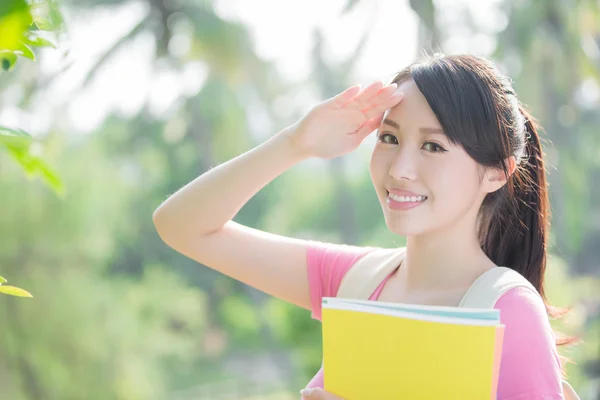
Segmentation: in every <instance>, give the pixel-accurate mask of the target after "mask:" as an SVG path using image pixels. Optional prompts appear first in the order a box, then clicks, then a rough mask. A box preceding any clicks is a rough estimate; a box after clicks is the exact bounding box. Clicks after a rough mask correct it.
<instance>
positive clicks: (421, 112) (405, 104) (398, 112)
mask: <svg viewBox="0 0 600 400" xmlns="http://www.w3.org/2000/svg"><path fill="white" fill-rule="evenodd" d="M398 91H400V92H403V93H404V98H403V99H402V101H401V102H400V103H399V104H398V105H396V106H394V107H392V108H391V109H389V110H387V111H386V112H385V114H384V117H385V118H388V119H391V120H393V121H395V122H396V123H398V125H400V126H401V127H408V126H409V125H414V124H415V123H419V124H420V125H428V126H434V127H441V125H440V123H439V122H438V120H437V118H436V116H435V114H434V113H433V110H431V107H430V106H429V103H427V99H425V96H423V93H421V91H420V90H419V88H418V86H417V84H416V83H415V82H414V81H413V80H412V79H410V80H408V81H406V82H403V83H402V84H400V86H398Z"/></svg>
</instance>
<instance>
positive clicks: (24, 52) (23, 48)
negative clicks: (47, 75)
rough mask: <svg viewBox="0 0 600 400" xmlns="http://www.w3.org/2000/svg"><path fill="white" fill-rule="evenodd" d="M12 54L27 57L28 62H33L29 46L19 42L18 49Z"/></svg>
mask: <svg viewBox="0 0 600 400" xmlns="http://www.w3.org/2000/svg"><path fill="white" fill-rule="evenodd" d="M13 53H14V54H16V55H18V56H22V57H27V58H29V59H30V60H33V61H35V54H34V53H33V51H32V50H31V48H30V47H29V46H27V45H26V44H25V43H23V42H22V41H21V43H20V45H19V48H18V49H17V50H15V51H14V52H13Z"/></svg>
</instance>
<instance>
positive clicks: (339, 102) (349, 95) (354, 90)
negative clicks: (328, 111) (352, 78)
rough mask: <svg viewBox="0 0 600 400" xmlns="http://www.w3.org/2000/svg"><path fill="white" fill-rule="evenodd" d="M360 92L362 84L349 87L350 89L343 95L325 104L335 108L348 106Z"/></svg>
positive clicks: (336, 96)
mask: <svg viewBox="0 0 600 400" xmlns="http://www.w3.org/2000/svg"><path fill="white" fill-rule="evenodd" d="M359 92H360V84H358V85H354V86H352V87H349V88H348V89H346V90H344V91H343V92H342V93H340V94H337V95H335V96H333V97H332V98H330V99H329V100H327V101H326V102H325V103H326V104H328V105H332V106H334V107H335V108H340V107H342V106H343V105H344V104H346V103H348V102H349V101H350V100H352V99H353V98H354V97H355V96H356V95H357V94H358V93H359Z"/></svg>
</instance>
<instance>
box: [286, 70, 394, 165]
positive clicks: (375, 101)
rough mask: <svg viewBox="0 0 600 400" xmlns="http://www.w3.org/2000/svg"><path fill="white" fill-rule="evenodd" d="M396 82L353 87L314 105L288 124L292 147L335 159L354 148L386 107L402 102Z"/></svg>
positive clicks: (375, 124)
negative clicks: (290, 124) (295, 120)
mask: <svg viewBox="0 0 600 400" xmlns="http://www.w3.org/2000/svg"><path fill="white" fill-rule="evenodd" d="M402 96H403V93H400V92H398V91H397V86H396V84H395V83H393V84H391V85H387V86H385V87H384V86H383V83H382V82H381V81H378V82H374V83H372V84H370V85H369V86H367V87H366V88H364V89H363V90H361V89H360V85H355V86H352V87H350V88H348V89H346V90H344V91H343V92H342V93H340V94H338V95H336V96H334V97H332V98H330V99H328V100H325V101H324V102H322V103H320V104H318V105H316V106H314V107H313V108H312V109H311V110H310V111H309V112H308V113H307V114H306V115H305V116H304V117H303V118H301V119H300V120H299V121H298V122H296V123H295V124H294V125H292V126H291V128H292V129H291V130H290V131H289V134H290V138H291V140H292V143H293V145H294V147H296V149H297V150H299V151H300V152H301V153H303V154H305V155H307V156H309V157H319V158H325V159H328V158H334V157H338V156H341V155H344V154H346V153H350V152H351V151H353V150H355V149H356V148H357V147H358V146H359V145H360V143H361V142H362V141H363V139H365V138H366V137H367V136H368V135H369V134H370V133H371V132H373V131H374V130H375V129H377V127H378V126H379V124H380V123H381V120H382V118H383V114H384V112H385V111H386V110H388V109H390V108H392V107H394V106H395V105H396V104H398V103H400V101H402Z"/></svg>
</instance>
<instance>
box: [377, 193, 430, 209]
mask: <svg viewBox="0 0 600 400" xmlns="http://www.w3.org/2000/svg"><path fill="white" fill-rule="evenodd" d="M425 200H427V196H399V195H397V194H394V193H390V192H387V204H388V207H389V208H391V209H392V210H408V209H410V208H415V207H417V206H419V205H421V204H422V203H423V202H424V201H425Z"/></svg>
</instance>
